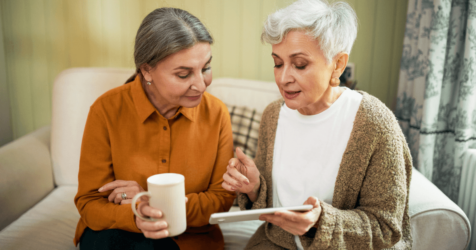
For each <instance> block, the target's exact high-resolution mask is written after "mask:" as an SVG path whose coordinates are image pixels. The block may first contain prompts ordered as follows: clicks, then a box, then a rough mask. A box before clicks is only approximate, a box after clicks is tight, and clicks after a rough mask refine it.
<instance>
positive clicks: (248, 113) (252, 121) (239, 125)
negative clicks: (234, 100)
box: [226, 105, 261, 159]
mask: <svg viewBox="0 0 476 250" xmlns="http://www.w3.org/2000/svg"><path fill="white" fill-rule="evenodd" d="M226 106H227V107H228V111H229V112H230V118H231V128H232V130H233V146H234V147H235V148H236V147H240V148H241V149H242V150H243V153H245V154H246V155H248V156H249V157H251V158H252V159H253V158H254V157H255V155H256V149H257V145H258V132H259V123H260V121H261V113H259V112H257V111H256V109H250V108H248V107H245V106H232V105H226Z"/></svg>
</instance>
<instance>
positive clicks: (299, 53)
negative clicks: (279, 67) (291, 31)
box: [271, 52, 307, 58]
mask: <svg viewBox="0 0 476 250" xmlns="http://www.w3.org/2000/svg"><path fill="white" fill-rule="evenodd" d="M271 55H272V56H275V57H277V58H281V57H279V56H278V55H276V54H275V53H271ZM299 55H303V56H307V55H306V54H304V53H302V52H298V53H294V54H292V55H291V56H289V57H291V58H293V57H296V56H299Z"/></svg>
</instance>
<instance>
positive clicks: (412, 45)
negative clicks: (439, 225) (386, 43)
mask: <svg viewBox="0 0 476 250" xmlns="http://www.w3.org/2000/svg"><path fill="white" fill-rule="evenodd" d="M395 115H396V117H397V119H398V120H399V123H400V126H401V128H402V131H403V133H404V134H405V137H406V139H407V143H408V146H409V148H410V150H411V154H412V157H413V165H414V166H415V167H416V168H417V169H418V170H419V171H420V172H421V173H422V174H423V175H425V176H426V177H427V178H428V179H429V180H431V181H432V182H433V183H434V184H435V185H436V186H437V187H438V188H439V189H440V190H441V191H443V192H444V193H445V194H446V195H447V196H448V197H449V198H450V199H452V200H453V201H454V202H457V199H458V192H459V184H460V179H461V167H462V158H461V156H462V154H463V152H464V151H465V150H467V149H468V148H476V0H409V3H408V12H407V23H406V28H405V37H404V44H403V54H402V59H401V66H400V77H399V82H398V93H397V104H396V107H395Z"/></svg>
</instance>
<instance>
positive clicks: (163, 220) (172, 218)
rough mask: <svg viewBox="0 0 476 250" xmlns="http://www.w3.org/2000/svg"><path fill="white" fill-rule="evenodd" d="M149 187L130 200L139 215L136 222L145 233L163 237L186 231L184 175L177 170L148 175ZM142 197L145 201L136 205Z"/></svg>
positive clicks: (150, 236) (158, 237)
mask: <svg viewBox="0 0 476 250" xmlns="http://www.w3.org/2000/svg"><path fill="white" fill-rule="evenodd" d="M147 189H148V191H147V192H142V193H138V194H136V195H135V196H134V198H133V199H132V204H131V207H132V212H134V214H135V215H136V225H137V227H138V228H139V229H140V230H142V233H143V234H144V236H145V237H147V238H152V239H160V238H165V237H173V236H177V235H179V234H182V233H183V232H185V229H187V214H186V207H185V203H186V202H187V199H186V198H185V202H184V200H183V199H184V197H185V178H184V176H183V175H181V174H174V173H165V174H156V175H152V176H151V177H149V178H147ZM143 196H147V197H148V198H145V197H143ZM139 199H141V200H142V201H143V202H141V203H140V204H139V205H138V206H137V208H136V203H137V201H138V200H139ZM146 216H147V217H146Z"/></svg>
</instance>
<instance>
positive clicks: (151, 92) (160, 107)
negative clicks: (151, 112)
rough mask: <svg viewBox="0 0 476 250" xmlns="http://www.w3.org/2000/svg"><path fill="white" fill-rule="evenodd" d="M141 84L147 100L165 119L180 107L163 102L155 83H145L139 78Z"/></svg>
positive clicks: (170, 116)
mask: <svg viewBox="0 0 476 250" xmlns="http://www.w3.org/2000/svg"><path fill="white" fill-rule="evenodd" d="M141 85H142V88H143V89H144V92H145V94H146V96H147V98H148V99H149V101H150V102H151V103H152V105H153V106H154V107H155V109H157V111H158V112H159V113H160V114H161V115H162V116H163V117H165V119H170V118H172V117H173V116H174V115H175V113H177V110H178V109H179V108H180V107H179V106H176V105H172V104H170V103H166V102H164V101H165V99H164V98H162V97H161V96H160V94H159V93H158V91H157V89H156V88H155V85H153V84H152V85H147V84H146V83H145V81H144V80H141Z"/></svg>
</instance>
